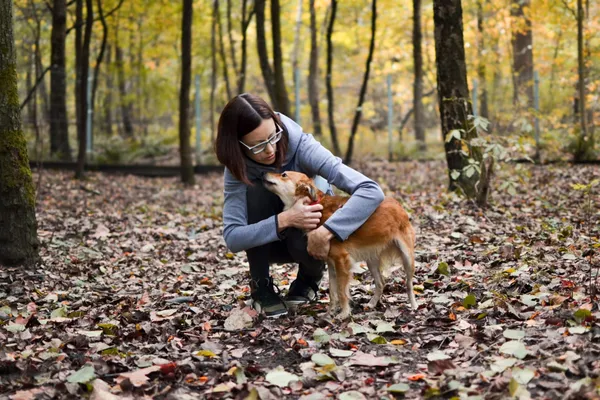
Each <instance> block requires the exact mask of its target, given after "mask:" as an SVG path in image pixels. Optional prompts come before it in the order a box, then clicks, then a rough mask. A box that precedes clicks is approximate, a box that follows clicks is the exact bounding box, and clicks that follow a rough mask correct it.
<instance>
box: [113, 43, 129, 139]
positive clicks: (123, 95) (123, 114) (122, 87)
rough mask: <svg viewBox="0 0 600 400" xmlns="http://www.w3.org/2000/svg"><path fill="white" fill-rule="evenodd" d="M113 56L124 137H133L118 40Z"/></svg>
mask: <svg viewBox="0 0 600 400" xmlns="http://www.w3.org/2000/svg"><path fill="white" fill-rule="evenodd" d="M115 47H116V48H115V57H116V62H117V77H118V81H119V95H120V97H121V99H120V100H121V101H120V103H121V117H122V119H123V129H124V130H125V137H128V138H133V124H132V123H131V101H130V100H129V99H128V98H127V87H126V82H125V65H124V64H125V63H124V61H123V49H122V48H121V46H120V45H119V42H118V41H117V43H116V44H115Z"/></svg>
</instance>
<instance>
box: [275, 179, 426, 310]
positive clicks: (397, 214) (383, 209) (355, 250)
mask: <svg viewBox="0 0 600 400" xmlns="http://www.w3.org/2000/svg"><path fill="white" fill-rule="evenodd" d="M263 185H264V186H265V187H266V188H267V189H268V190H269V191H271V192H273V193H275V194H276V195H277V196H279V198H280V199H281V201H282V202H283V204H284V210H287V209H289V208H290V207H292V206H293V205H294V203H295V202H296V201H297V200H298V199H300V198H303V197H309V198H310V199H311V200H312V202H313V203H316V202H318V203H320V204H322V205H323V211H322V214H321V215H322V216H321V220H320V221H319V224H318V226H321V225H323V223H325V221H327V219H328V218H329V217H331V215H332V214H333V213H334V212H335V211H336V210H338V209H339V208H341V207H343V206H344V204H345V203H346V202H347V201H348V199H349V197H344V196H329V195H326V194H325V193H323V192H322V191H320V190H319V189H317V187H316V186H315V184H314V182H313V180H312V179H310V178H309V177H308V176H306V175H305V174H303V173H300V172H294V171H287V172H283V173H281V174H276V173H267V174H265V175H264V176H263ZM414 248H415V231H414V229H413V227H412V225H411V223H410V221H409V217H408V214H407V213H406V211H405V210H404V208H403V207H402V206H401V205H400V203H399V202H398V201H397V200H395V199H393V198H391V197H386V198H385V199H384V200H383V202H382V203H381V204H380V205H379V207H377V209H376V210H375V212H374V213H373V214H372V215H371V216H370V217H369V219H367V221H365V223H364V224H363V225H362V226H361V227H360V228H359V229H358V230H356V231H355V232H354V233H353V234H352V235H350V237H348V239H347V240H345V241H343V242H341V241H339V240H337V239H335V238H333V239H332V240H331V247H330V250H329V255H328V257H327V265H328V272H329V299H330V302H329V312H330V313H331V314H332V315H333V314H334V313H335V312H336V311H337V309H338V307H339V308H340V309H341V311H340V313H339V314H337V317H338V318H339V319H346V318H348V317H349V316H350V279H351V278H352V274H351V272H350V269H351V267H352V264H353V263H355V262H360V261H365V262H366V263H367V266H368V267H369V271H371V274H372V275H373V279H374V280H375V291H374V293H373V297H372V298H371V300H370V301H369V303H368V307H369V308H371V309H373V308H375V306H376V305H377V304H378V303H379V301H380V299H381V295H382V293H383V288H384V286H385V277H386V276H385V274H384V273H385V272H386V270H387V268H388V267H390V266H391V265H392V264H393V262H394V261H395V260H397V259H400V260H401V261H402V265H403V266H404V271H405V273H406V290H407V293H408V299H409V301H410V304H411V306H412V308H413V309H416V308H417V302H416V300H415V295H414V293H413V283H412V279H413V275H414V272H415V252H414Z"/></svg>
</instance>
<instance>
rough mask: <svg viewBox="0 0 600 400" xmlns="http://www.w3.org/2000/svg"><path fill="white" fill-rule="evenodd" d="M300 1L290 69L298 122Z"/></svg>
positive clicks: (295, 113)
mask: <svg viewBox="0 0 600 400" xmlns="http://www.w3.org/2000/svg"><path fill="white" fill-rule="evenodd" d="M302 1H303V0H298V10H297V12H296V25H295V27H294V48H293V50H292V71H293V76H294V102H295V105H294V115H295V116H296V119H297V120H298V121H296V122H298V123H299V120H300V88H301V87H302V85H301V84H300V79H299V78H298V79H296V74H300V69H299V66H298V64H299V62H300V32H301V28H302Z"/></svg>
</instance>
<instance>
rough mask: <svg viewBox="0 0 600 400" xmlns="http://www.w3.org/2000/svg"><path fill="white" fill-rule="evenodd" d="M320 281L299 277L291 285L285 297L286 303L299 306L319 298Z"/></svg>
mask: <svg viewBox="0 0 600 400" xmlns="http://www.w3.org/2000/svg"><path fill="white" fill-rule="evenodd" d="M319 281H320V280H319ZM319 281H314V280H305V279H303V278H301V277H299V278H298V279H296V280H295V281H294V282H292V284H291V285H290V290H289V291H288V294H287V295H286V296H285V298H284V301H285V303H286V304H287V305H289V306H299V305H303V304H306V303H309V302H311V301H315V300H317V297H318V293H319Z"/></svg>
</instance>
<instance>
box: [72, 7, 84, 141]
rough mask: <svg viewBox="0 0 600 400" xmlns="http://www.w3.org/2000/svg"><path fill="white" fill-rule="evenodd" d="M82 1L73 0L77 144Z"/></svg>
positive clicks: (79, 122) (80, 78)
mask: <svg viewBox="0 0 600 400" xmlns="http://www.w3.org/2000/svg"><path fill="white" fill-rule="evenodd" d="M83 2H84V0H75V96H74V97H75V126H76V127H75V131H76V132H77V141H78V142H77V143H78V145H79V127H80V126H81V124H82V122H81V121H82V118H83V116H82V115H81V98H80V97H81V85H82V84H84V81H85V79H86V78H85V77H82V76H81V68H82V65H81V60H82V59H81V49H82V47H83Z"/></svg>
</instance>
